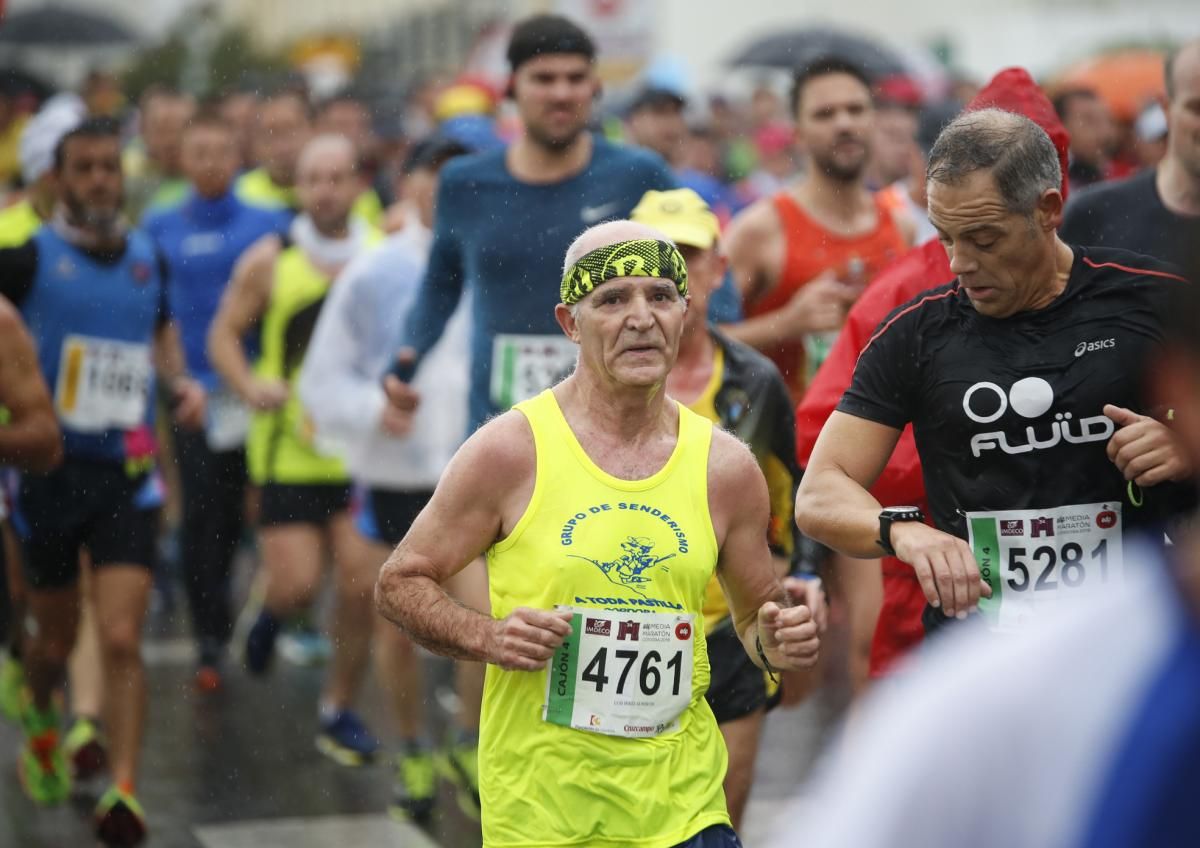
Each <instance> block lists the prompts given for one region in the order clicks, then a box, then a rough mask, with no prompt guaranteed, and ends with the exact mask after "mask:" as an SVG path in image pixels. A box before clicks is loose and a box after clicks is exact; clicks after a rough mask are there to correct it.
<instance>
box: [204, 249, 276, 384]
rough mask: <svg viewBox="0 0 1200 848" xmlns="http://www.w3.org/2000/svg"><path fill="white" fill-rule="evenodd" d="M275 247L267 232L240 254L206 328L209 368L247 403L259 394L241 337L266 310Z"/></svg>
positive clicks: (271, 281)
mask: <svg viewBox="0 0 1200 848" xmlns="http://www.w3.org/2000/svg"><path fill="white" fill-rule="evenodd" d="M279 251H280V242H279V237H278V236H274V235H269V236H264V237H263V238H261V239H259V240H258V241H257V242H255V243H254V244H253V245H251V246H250V248H249V249H248V250H247V251H246V252H245V253H244V254H243V255H242V257H241V259H239V260H238V263H237V265H236V266H235V267H234V269H233V278H232V279H231V280H230V281H229V285H228V287H226V289H225V294H224V295H223V296H222V297H221V305H220V307H219V308H218V309H217V314H216V316H214V318H213V322H212V326H211V327H210V328H209V331H208V358H209V360H210V361H211V362H212V364H213V368H215V369H216V371H217V373H218V374H220V375H221V378H222V379H223V380H225V382H226V383H227V384H228V385H229V387H230V388H231V389H233V390H234V391H235V392H237V394H238V395H240V396H241V397H242V399H243V400H245V401H246V402H247V403H250V404H251V405H258V403H257V402H258V401H259V400H260V398H258V397H256V386H255V382H256V381H255V379H254V374H253V372H252V371H251V369H250V362H249V361H248V360H247V359H246V352H245V350H244V349H243V348H242V337H243V336H244V335H245V334H246V332H247V331H248V330H249V329H250V328H251V327H252V326H253V325H254V323H255V322H256V321H257V320H259V319H260V318H261V317H262V315H263V313H264V312H266V310H267V304H268V303H269V301H270V297H271V286H272V284H273V282H274V269H275V260H276V258H278V256H279Z"/></svg>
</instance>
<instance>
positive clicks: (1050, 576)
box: [967, 502, 1123, 631]
mask: <svg viewBox="0 0 1200 848" xmlns="http://www.w3.org/2000/svg"><path fill="white" fill-rule="evenodd" d="M967 528H968V533H969V537H968V538H969V542H970V544H971V550H972V551H973V552H974V554H975V561H976V563H977V564H978V565H979V570H980V573H981V574H982V576H983V579H984V581H985V582H987V583H988V585H990V586H991V587H992V596H991V597H990V598H983V599H981V600H980V602H979V608H980V610H981V611H982V612H983V613H984V615H986V616H987V619H988V622H989V624H990V625H991V627H992V628H993V629H994V630H1000V631H1014V630H1019V629H1021V628H1022V627H1023V626H1025V625H1026V624H1027V623H1028V622H1029V621H1030V620H1032V619H1033V618H1034V617H1035V616H1037V615H1039V614H1043V613H1044V612H1045V611H1047V610H1049V609H1051V608H1053V607H1055V606H1058V605H1060V604H1063V603H1069V602H1071V601H1072V600H1074V599H1077V598H1081V597H1083V596H1085V595H1088V594H1091V593H1092V592H1094V591H1095V590H1097V589H1099V588H1100V587H1101V586H1102V585H1104V584H1105V583H1108V582H1110V581H1114V580H1119V579H1121V578H1122V576H1123V572H1122V568H1123V560H1122V549H1121V504H1120V503H1118V502H1111V503H1094V504H1078V505H1074V506H1064V507H1058V508H1056V509H1025V510H1008V511H1005V512H969V513H967Z"/></svg>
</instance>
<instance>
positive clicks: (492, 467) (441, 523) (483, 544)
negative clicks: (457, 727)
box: [375, 412, 570, 671]
mask: <svg viewBox="0 0 1200 848" xmlns="http://www.w3.org/2000/svg"><path fill="white" fill-rule="evenodd" d="M536 462H537V459H536V455H535V451H534V446H533V432H532V430H530V428H529V424H528V423H527V421H526V419H525V416H523V415H522V414H521V413H519V412H508V413H506V414H504V415H501V416H500V417H499V418H496V419H494V420H492V421H491V422H489V423H488V424H487V425H485V426H484V427H483V428H481V429H480V430H478V431H477V432H476V433H475V434H474V435H473V436H471V438H470V439H468V440H467V442H466V443H465V444H464V445H463V446H462V448H460V449H459V451H458V453H457V454H455V456H454V459H452V460H451V461H450V464H449V465H448V466H447V467H446V471H445V473H444V474H443V475H442V479H441V480H440V481H439V483H438V486H437V489H436V490H435V491H434V494H433V498H432V499H431V500H430V502H429V505H428V506H426V507H425V509H424V510H422V512H421V514H420V515H419V516H417V519H416V521H414V522H413V524H412V527H411V528H410V529H409V531H408V534H407V535H406V536H405V537H404V539H402V540H401V542H400V544H399V545H398V546H397V547H396V550H394V551H393V552H392V555H391V556H390V557H388V560H387V562H386V563H384V566H383V570H382V571H381V572H380V574H379V582H378V583H377V584H376V586H375V605H376V607H377V608H378V610H379V612H380V614H382V615H383V616H384V618H387V619H388V620H389V621H392V622H394V623H395V624H397V625H399V626H400V627H401V628H403V629H404V630H405V631H406V632H407V633H408V634H409V635H410V636H411V637H412V639H413V640H414V641H416V642H417V643H419V644H420V645H422V646H424V647H426V648H428V649H429V650H431V651H433V652H435V653H439V654H443V655H444V656H449V657H453V658H455V659H466V660H478V661H482V662H487V663H492V664H495V665H499V666H501V667H503V668H510V669H521V670H526V671H532V670H535V669H538V668H541V667H542V666H544V665H545V663H546V661H547V660H548V659H549V658H550V656H551V654H552V653H553V652H554V649H555V648H557V647H558V645H559V644H561V643H562V640H563V637H564V636H566V635H567V633H568V632H569V631H570V626H569V625H568V623H567V622H568V620H569V616H567V615H564V614H559V613H555V612H551V611H548V610H533V609H526V608H520V609H517V610H515V611H514V612H513V613H512V614H511V615H509V616H508V617H507V618H505V619H503V620H499V621H498V620H496V619H493V618H492V617H490V616H488V615H485V614H484V613H481V612H478V611H477V610H473V609H470V608H468V607H466V606H463V605H462V604H460V603H458V602H457V601H455V600H454V599H453V598H451V597H450V596H449V595H448V594H447V593H446V591H445V590H444V589H443V588H442V585H443V584H444V583H445V582H446V580H447V579H448V578H450V577H452V576H453V575H455V574H457V573H458V572H459V571H461V570H462V569H463V568H465V567H466V566H467V564H468V563H470V562H471V561H472V560H474V559H475V558H476V557H478V556H479V555H480V554H482V553H483V552H484V551H486V550H487V549H488V548H489V547H491V545H492V544H493V543H495V542H496V541H498V540H499V539H501V538H504V537H505V536H507V535H508V534H509V533H511V532H512V530H513V527H514V526H515V525H516V522H517V521H518V520H519V519H520V517H521V514H522V513H523V512H524V511H525V508H526V506H527V505H528V503H529V500H530V498H531V497H532V495H533V486H534V478H535V468H536Z"/></svg>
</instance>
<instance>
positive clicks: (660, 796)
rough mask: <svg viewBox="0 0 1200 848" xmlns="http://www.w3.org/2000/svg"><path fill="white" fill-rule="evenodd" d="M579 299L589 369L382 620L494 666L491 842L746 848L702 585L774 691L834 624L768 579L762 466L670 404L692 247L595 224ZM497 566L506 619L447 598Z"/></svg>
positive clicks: (469, 461) (479, 492)
mask: <svg viewBox="0 0 1200 848" xmlns="http://www.w3.org/2000/svg"><path fill="white" fill-rule="evenodd" d="M559 297H560V303H559V305H558V306H556V307H555V310H554V313H555V319H556V320H557V322H558V325H559V327H560V328H561V329H562V332H563V334H564V335H565V336H566V337H567V338H568V339H570V341H571V342H572V343H574V344H575V345H577V346H578V349H579V354H578V362H577V364H576V367H575V370H574V372H573V373H572V374H571V375H570V376H568V377H567V378H566V379H564V380H562V381H561V382H560V383H558V384H557V385H555V386H553V387H551V388H549V389H547V390H545V391H544V392H542V393H541V394H539V395H536V396H535V397H533V398H532V399H530V400H528V401H523V402H521V403H519V404H517V405H516V407H514V409H512V410H510V411H509V412H506V413H504V414H503V415H500V416H499V417H497V418H494V419H492V420H491V421H489V422H488V423H487V424H485V425H484V426H483V427H482V428H480V429H479V430H478V431H477V432H476V433H475V434H474V435H473V436H472V437H471V438H470V439H469V440H468V441H467V442H466V444H464V445H463V447H462V449H461V450H459V452H458V453H457V454H456V456H455V457H454V459H453V460H452V461H451V463H450V465H449V467H448V468H447V469H446V473H445V474H444V476H443V477H442V480H441V482H440V484H439V485H438V487H437V490H436V491H435V492H434V494H433V498H432V500H431V501H430V503H429V505H428V506H427V507H426V509H425V510H424V511H423V512H422V513H421V515H420V516H419V517H418V518H417V520H416V521H415V522H414V523H413V525H412V528H411V529H410V531H409V533H408V535H407V536H405V538H404V540H403V541H401V543H400V545H399V546H398V547H397V548H396V550H395V552H394V553H393V554H392V556H391V558H390V559H389V560H388V562H387V563H386V564H385V565H384V569H383V573H382V574H381V575H380V578H379V584H378V586H377V588H376V602H377V605H378V608H379V610H380V612H381V613H383V615H384V616H386V617H387V618H389V619H391V620H392V621H393V622H395V623H396V624H397V625H399V626H401V627H403V628H404V629H405V630H406V631H407V632H408V633H409V635H410V636H411V637H412V638H413V639H414V640H416V641H417V642H419V643H420V644H422V645H424V646H425V647H426V648H428V649H430V650H432V651H435V652H437V653H441V654H445V655H447V656H451V657H456V658H461V659H469V660H475V661H479V662H484V663H487V664H488V668H487V682H486V686H485V691H484V706H483V716H482V720H481V723H480V740H479V788H480V797H481V802H482V811H483V839H484V844H485V845H513V844H523V845H533V844H536V845H546V846H549V845H563V846H566V845H580V844H585V843H586V844H588V845H597V846H601V845H603V846H618V845H635V844H636V845H640V846H646V848H670V846H678V845H687V846H737V845H739V844H740V843H739V842H738V840H737V836H736V835H735V834H734V832H733V830H732V828H731V827H730V826H729V814H728V812H727V810H726V804H725V797H724V794H723V792H722V789H721V782H722V778H723V777H724V774H725V767H726V754H725V748H724V746H723V745H722V743H721V738H720V732H719V731H718V729H717V723H716V720H715V719H714V717H713V713H712V711H711V709H710V708H709V707H708V705H707V703H706V702H705V699H704V694H705V691H706V690H707V688H708V683H709V665H708V655H707V649H706V642H705V637H704V625H703V618H702V614H701V610H702V606H703V603H704V593H705V586H706V585H707V583H708V580H709V578H710V577H711V576H712V574H713V573H714V570H715V571H716V574H717V575H718V577H719V578H720V580H721V583H722V586H723V588H724V590H725V593H726V595H727V597H728V600H729V605H730V608H731V610H732V617H733V621H734V626H735V628H736V630H737V633H738V636H739V637H740V638H741V641H742V644H743V646H744V647H745V649H746V652H747V653H748V654H749V655H750V656H751V657H753V658H754V660H755V662H757V663H758V664H759V665H760V666H761V667H762V668H764V669H766V670H767V671H771V672H774V671H776V670H779V669H785V668H797V667H801V666H809V665H811V664H812V663H813V662H814V661H815V659H816V653H817V631H816V624H815V623H814V622H813V620H812V616H811V613H810V611H809V609H808V608H807V607H803V606H792V604H791V601H790V599H789V597H788V594H787V593H786V592H785V591H784V589H783V587H782V585H781V584H780V582H779V580H778V579H777V578H776V577H775V574H774V572H773V570H772V565H771V554H770V551H769V549H768V547H767V539H766V534H765V533H764V528H766V526H767V523H768V520H769V514H770V505H769V503H768V496H767V485H766V482H765V481H764V479H763V476H762V473H761V472H760V471H759V469H758V465H757V463H756V462H755V460H754V457H753V455H752V454H751V453H750V451H749V450H748V449H747V448H746V446H745V445H744V444H742V443H741V442H739V441H738V440H737V439H736V438H734V437H733V436H730V435H728V434H726V433H724V432H723V431H721V430H720V429H719V428H716V427H714V426H713V424H712V422H710V421H709V420H707V419H705V418H703V417H701V416H700V415H698V414H696V413H693V412H691V411H690V410H689V409H687V407H685V406H683V405H682V404H680V403H679V402H678V401H675V400H672V399H670V398H668V397H667V396H666V393H665V391H664V388H665V385H666V381H667V376H668V374H669V373H670V371H671V367H672V365H674V363H675V359H676V356H677V354H678V351H679V341H680V335H681V332H682V329H683V324H684V317H685V314H686V312H687V309H688V276H687V268H686V265H685V263H684V260H683V257H682V256H681V255H680V253H679V251H678V249H677V248H676V247H675V245H674V244H673V243H672V242H670V241H668V240H667V238H666V236H664V235H663V234H662V233H660V232H659V231H658V230H655V229H652V228H650V227H648V226H646V225H644V224H638V223H634V222H631V221H613V222H610V223H607V224H601V225H599V226H596V227H593V228H592V229H589V230H587V231H585V232H584V233H583V234H582V235H581V236H580V237H579V238H577V239H576V240H575V241H574V242H573V243H572V244H571V246H570V248H569V249H568V251H567V254H566V261H565V268H564V273H563V277H562V284H561V286H560V288H559ZM481 554H486V556H487V562H488V580H489V588H490V593H491V601H492V614H491V615H484V614H482V613H480V612H477V611H475V610H472V609H469V608H467V607H465V606H462V605H460V604H457V603H455V602H454V601H453V600H451V598H450V597H449V596H448V595H447V594H446V592H445V590H444V589H443V588H442V584H443V583H444V582H445V581H446V580H447V579H448V578H449V577H451V576H452V575H454V574H455V573H456V572H458V571H460V570H461V569H463V568H464V567H465V566H466V565H467V564H468V563H469V562H471V561H472V560H473V559H474V558H475V557H477V556H479V555H481Z"/></svg>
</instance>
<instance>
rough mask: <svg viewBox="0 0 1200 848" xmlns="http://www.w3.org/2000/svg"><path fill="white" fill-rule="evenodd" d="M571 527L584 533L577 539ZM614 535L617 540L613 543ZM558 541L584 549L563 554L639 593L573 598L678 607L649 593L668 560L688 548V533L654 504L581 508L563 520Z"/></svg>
mask: <svg viewBox="0 0 1200 848" xmlns="http://www.w3.org/2000/svg"><path fill="white" fill-rule="evenodd" d="M614 519H615V521H614ZM614 524H615V525H616V526H615V527H614V526H613V525H614ZM576 531H579V536H581V537H583V538H577V536H576ZM663 531H666V532H665V533H664V532H663ZM616 539H621V541H620V542H619V543H616V544H615V545H614V542H615V540H616ZM668 539H669V541H668ZM559 544H560V545H561V546H562V547H571V546H576V545H578V546H579V547H582V548H585V550H583V551H582V552H581V553H578V554H577V553H569V554H567V556H568V557H569V558H571V559H576V560H582V561H583V562H587V563H590V564H591V565H592V566H593V567H595V568H596V570H597V571H599V572H600V573H601V574H602V575H604V578H605V579H606V580H608V582H610V583H612V584H613V585H614V586H619V587H620V588H622V589H626V590H628V591H630V592H632V593H634V594H635V595H637V596H638V597H633V596H628V597H625V598H579V599H577V600H578V601H580V602H585V601H588V602H595V603H603V604H605V605H611V604H613V603H617V604H634V605H637V606H642V605H645V604H652V605H655V606H677V605H674V604H671V603H669V602H667V601H660V600H656V599H652V598H649V597H648V594H649V593H651V592H653V591H654V585H653V584H654V580H655V578H656V577H658V576H659V575H660V574H668V573H670V570H671V568H670V565H668V563H670V561H671V560H673V559H675V557H677V556H679V555H680V554H686V553H687V552H688V547H689V546H688V538H687V534H686V533H685V532H684V530H683V528H682V527H681V526H680V524H679V522H677V521H676V520H675V519H674V518H672V517H671V515H670V514H668V513H666V512H664V511H663V510H661V509H659V508H658V507H656V506H653V505H651V504H643V503H634V502H628V501H617V502H614V503H598V504H594V505H592V506H588V507H584V508H582V509H580V510H578V511H577V512H575V513H573V514H571V515H570V516H569V517H568V518H567V519H566V520H565V521H564V522H563V526H562V530H561V531H560V533H559ZM593 546H595V547H593ZM587 548H591V549H590V550H588V549H587ZM597 548H598V549H597ZM606 548H607V549H606ZM614 548H615V549H614ZM672 548H673V550H672Z"/></svg>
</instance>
